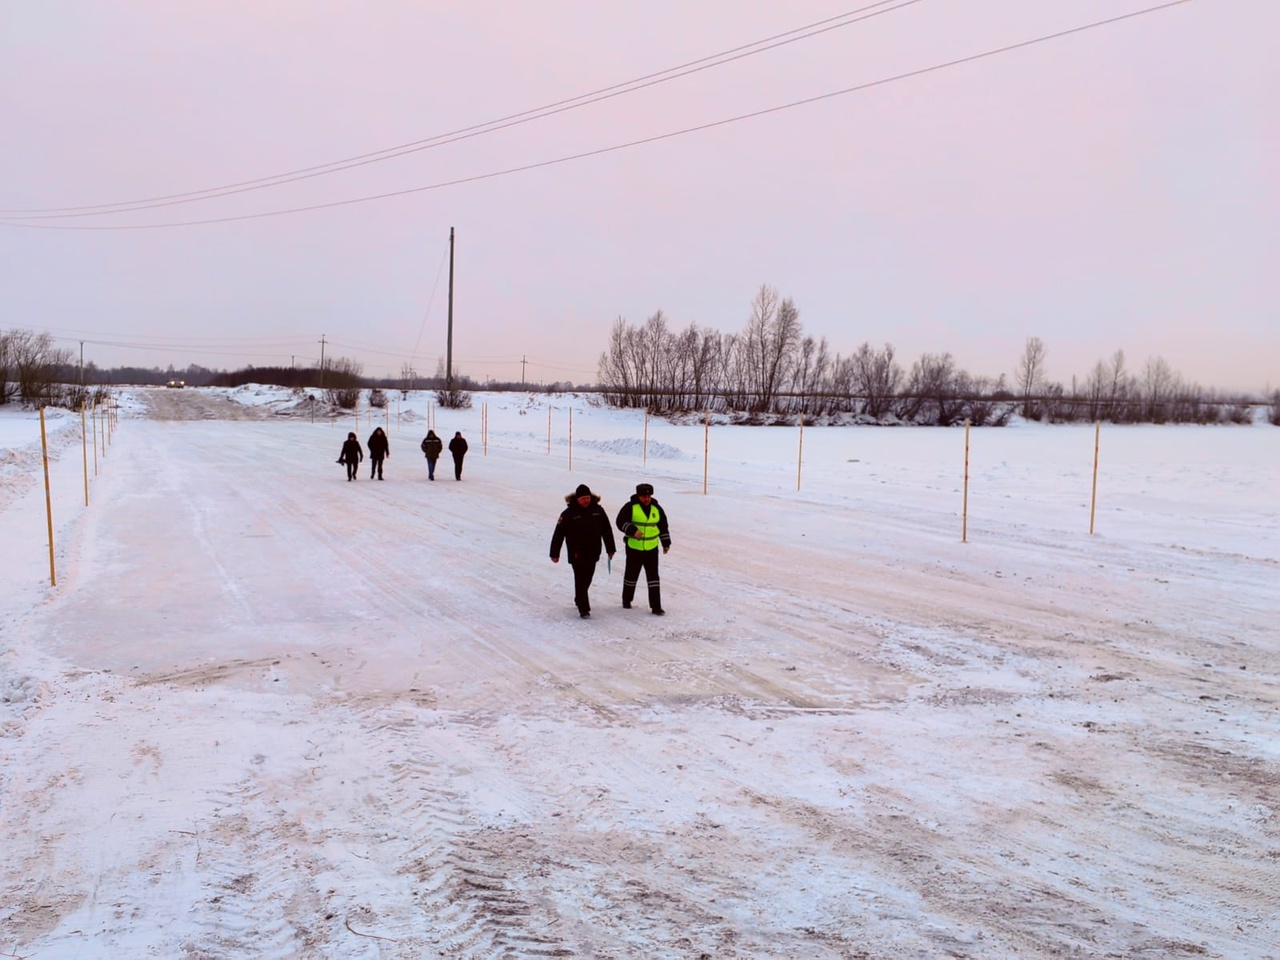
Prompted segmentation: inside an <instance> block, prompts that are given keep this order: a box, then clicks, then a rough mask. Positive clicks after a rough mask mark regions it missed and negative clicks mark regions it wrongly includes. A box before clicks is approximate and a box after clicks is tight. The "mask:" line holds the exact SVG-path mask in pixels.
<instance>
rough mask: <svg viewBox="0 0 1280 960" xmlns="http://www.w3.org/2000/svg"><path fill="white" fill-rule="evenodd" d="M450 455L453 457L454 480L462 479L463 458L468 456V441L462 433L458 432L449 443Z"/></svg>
mask: <svg viewBox="0 0 1280 960" xmlns="http://www.w3.org/2000/svg"><path fill="white" fill-rule="evenodd" d="M449 453H450V454H452V455H453V479H455V480H461V479H462V458H463V457H465V456H466V455H467V441H466V440H465V439H464V438H463V436H462V431H461V430H458V431H456V432H455V433H454V435H453V439H452V440H450V441H449Z"/></svg>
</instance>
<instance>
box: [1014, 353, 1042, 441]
mask: <svg viewBox="0 0 1280 960" xmlns="http://www.w3.org/2000/svg"><path fill="white" fill-rule="evenodd" d="M1044 354H1045V349H1044V341H1043V340H1041V339H1040V338H1039V337H1027V342H1026V345H1025V346H1024V347H1023V351H1022V356H1021V357H1020V358H1019V359H1018V370H1017V376H1018V389H1019V391H1020V393H1021V396H1022V415H1023V416H1024V417H1025V418H1026V419H1028V420H1039V419H1041V417H1043V416H1044V409H1043V407H1042V406H1041V405H1039V404H1038V403H1036V402H1035V400H1034V399H1033V398H1034V397H1035V395H1036V394H1037V393H1039V392H1040V390H1041V389H1042V387H1043V385H1044Z"/></svg>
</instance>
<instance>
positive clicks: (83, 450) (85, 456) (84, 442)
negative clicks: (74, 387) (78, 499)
mask: <svg viewBox="0 0 1280 960" xmlns="http://www.w3.org/2000/svg"><path fill="white" fill-rule="evenodd" d="M80 459H81V460H82V461H84V505H85V506H86V507H87V506H88V505H89V434H88V429H87V425H86V423H85V415H84V401H83V400H81V401H80Z"/></svg>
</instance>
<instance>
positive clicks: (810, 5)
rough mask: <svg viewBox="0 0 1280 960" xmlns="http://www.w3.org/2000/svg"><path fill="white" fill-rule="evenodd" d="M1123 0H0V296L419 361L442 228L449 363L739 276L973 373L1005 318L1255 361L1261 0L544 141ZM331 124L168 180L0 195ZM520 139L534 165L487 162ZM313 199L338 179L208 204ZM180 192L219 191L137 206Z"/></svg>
mask: <svg viewBox="0 0 1280 960" xmlns="http://www.w3.org/2000/svg"><path fill="white" fill-rule="evenodd" d="M1158 2H1159V0H1034V2H1031V0H966V2H963V3H961V2H956V0H892V2H890V3H882V4H878V5H877V4H873V3H870V2H869V0H862V2H856V0H848V2H844V3H841V2H834V0H791V2H788V3H785V4H783V3H776V2H763V0H760V2H756V0H699V2H698V3H689V2H688V0H683V2H676V0H651V2H649V3H646V4H644V5H642V6H640V7H637V6H635V5H621V4H602V3H599V2H587V0H541V2H537V3H510V2H498V0H470V2H468V3H465V4H445V3H427V2H413V0H377V2H367V3H351V2H338V0H306V2H303V0H287V2H286V0H274V2H270V3H262V2H260V0H218V2H211V0H203V2H190V3H180V4H176V3H172V2H169V0H151V2H143V0H119V2H116V3H111V4H106V3H102V2H100V0H41V2H40V3H22V4H16V3H12V4H6V5H4V8H3V11H2V12H0V124H2V126H0V129H2V130H3V144H4V146H3V149H2V150H0V209H3V210H4V211H6V212H5V213H0V218H4V219H3V222H2V223H0V328H8V327H15V326H16V327H26V328H31V329H36V330H48V331H49V332H51V333H53V334H54V335H55V336H57V337H60V338H65V339H64V340H62V341H60V342H61V344H62V345H64V346H69V347H71V348H72V349H73V350H74V351H76V352H78V351H79V349H80V348H79V341H81V340H83V341H85V346H84V354H85V359H86V360H93V361H95V362H97V363H98V364H99V365H104V366H110V365H116V364H120V363H131V364H138V365H142V366H148V367H150V366H160V367H166V366H168V365H169V364H173V365H174V366H176V367H185V366H186V365H187V364H189V363H198V364H201V365H204V366H209V367H215V368H236V367H241V366H244V365H247V364H254V365H269V364H289V363H296V364H298V365H304V364H311V363H315V362H316V360H317V359H318V358H319V354H320V349H321V346H320V340H321V337H322V336H323V337H324V338H325V339H326V346H325V349H326V351H327V355H328V356H348V357H351V358H353V359H356V360H359V361H361V362H362V363H363V365H364V370H365V373H367V374H370V375H382V374H384V373H387V372H395V373H398V372H399V370H400V368H401V365H402V364H403V363H405V362H407V361H410V360H412V362H413V363H414V364H415V366H416V367H417V368H418V369H419V370H420V371H421V372H423V373H432V372H434V370H435V368H436V364H437V362H438V361H439V360H440V359H441V358H442V357H443V355H444V352H445V337H446V318H447V290H448V268H447V260H448V249H449V243H448V241H449V231H450V228H456V231H457V247H456V257H455V270H456V273H455V300H454V334H455V336H454V359H455V369H460V370H461V372H463V373H466V374H469V375H471V376H474V377H476V378H478V379H481V380H484V379H486V378H490V377H492V378H495V379H499V378H500V379H519V378H520V377H521V375H522V372H523V374H524V376H525V377H526V378H527V379H528V380H530V381H532V382H538V381H542V382H549V381H554V380H571V381H574V382H578V383H582V382H589V381H593V380H594V379H595V377H596V364H597V360H598V358H599V356H600V354H601V352H602V351H603V350H604V348H605V346H606V341H607V336H608V331H609V328H610V326H611V325H612V323H613V322H614V321H615V320H616V319H617V318H618V317H624V318H626V320H627V321H629V322H631V323H635V324H639V323H642V322H643V321H644V320H645V319H646V318H647V317H648V316H649V315H650V314H652V313H654V312H655V311H657V310H662V311H664V312H665V313H666V315H667V316H668V318H669V321H670V322H671V324H672V325H673V326H675V327H676V328H678V329H683V328H685V327H687V326H688V325H689V324H690V323H697V324H698V325H699V326H701V327H709V328H712V329H716V330H720V331H722V332H734V331H737V330H739V329H741V327H742V325H743V324H744V322H745V321H746V319H747V316H748V312H749V309H750V304H751V300H752V298H753V296H754V295H755V293H756V291H757V290H758V288H759V287H760V285H761V284H768V285H769V286H771V287H773V288H775V289H776V290H777V291H778V292H779V293H780V294H781V295H782V296H785V297H790V298H792V299H793V300H794V301H795V303H796V305H797V307H798V308H799V310H800V317H801V321H802V323H803V326H804V330H805V332H806V333H807V334H810V335H813V336H815V337H825V338H826V340H827V341H828V344H829V346H830V348H831V350H832V351H833V352H839V353H845V354H847V353H849V352H851V351H853V350H855V349H856V348H857V346H858V345H859V344H860V343H862V342H863V341H870V342H871V343H872V344H873V345H876V346H879V345H880V344H883V343H890V344H892V345H893V346H894V347H895V348H896V350H897V354H898V357H899V359H900V360H901V361H902V362H903V363H904V365H905V366H909V365H910V363H911V361H912V360H914V359H915V358H917V357H918V356H919V355H920V354H921V353H922V352H926V351H927V352H933V353H941V352H950V353H951V354H953V355H954V356H955V358H956V360H957V362H958V363H959V364H960V366H961V367H963V368H964V369H966V370H968V371H969V372H970V373H973V374H975V375H989V376H998V375H1000V374H1002V373H1004V374H1010V375H1011V374H1012V373H1013V371H1014V368H1015V365H1016V362H1017V359H1018V357H1019V356H1020V354H1021V352H1022V349H1023V345H1024V343H1025V341H1026V338H1027V337H1030V336H1038V337H1040V338H1042V339H1043V340H1044V342H1045V344H1046V346H1047V356H1046V368H1047V373H1048V375H1049V376H1050V377H1051V378H1052V379H1054V380H1058V381H1061V382H1063V383H1065V384H1067V385H1068V386H1069V385H1070V382H1071V378H1072V376H1079V377H1081V378H1083V377H1085V376H1086V375H1087V374H1088V372H1089V370H1090V368H1091V367H1092V366H1093V364H1094V363H1095V362H1096V361H1097V360H1099V359H1101V358H1110V357H1111V355H1112V354H1113V353H1114V352H1115V351H1116V350H1120V349H1122V350H1124V351H1125V356H1126V358H1127V360H1128V364H1129V366H1130V368H1131V369H1133V370H1135V371H1136V370H1138V369H1140V368H1141V366H1142V365H1143V364H1144V363H1145V362H1146V360H1147V359H1148V358H1150V357H1152V356H1157V355H1158V356H1162V357H1163V358H1165V359H1166V360H1167V361H1168V362H1169V364H1170V365H1171V366H1172V367H1173V368H1174V369H1175V370H1176V371H1178V372H1179V373H1180V374H1181V375H1182V376H1183V377H1184V378H1185V379H1187V380H1190V381H1193V382H1196V383H1200V384H1202V385H1204V386H1216V387H1227V388H1241V389H1248V390H1261V389H1263V388H1264V387H1267V386H1271V387H1275V386H1277V385H1280V316H1278V313H1280V311H1278V310H1277V303H1278V302H1280V270H1277V268H1276V264H1277V259H1278V255H1280V217H1278V216H1277V214H1278V213H1280V209H1278V208H1280V203H1278V201H1280V177H1278V175H1277V170H1280V58H1277V57H1276V55H1275V49H1274V46H1275V38H1276V37H1277V36H1280V3H1277V2H1275V0H1190V2H1187V3H1184V4H1181V5H1178V6H1174V7H1172V8H1171V9H1166V10H1162V11H1157V12H1153V13H1150V14H1147V15H1143V16H1138V17H1134V18H1132V19H1128V20H1126V21H1124V22H1121V23H1116V24H1113V25H1109V26H1103V27H1099V28H1097V29H1091V30H1086V31H1083V32H1080V33H1076V34H1073V35H1071V36H1067V37H1065V38H1061V39H1056V40H1051V41H1047V42H1044V43H1038V44H1034V45H1031V46H1027V47H1024V48H1021V49H1017V50H1014V51H1011V52H1006V53H1003V54H999V55H996V56H991V57H987V58H984V59H980V60H977V61H974V62H968V63H963V64H959V65H955V66H951V67H948V68H945V69H940V70H936V71H932V72H928V73H925V74H922V75H918V76H914V77H909V78H906V79H902V80H898V81H894V82H890V83H886V84H881V85H877V86H873V87H871V88H869V89H864V90H861V91H855V92H851V93H847V94H842V95H839V96H829V97H826V98H825V99H821V100H818V101H816V102H812V103H809V104H806V105H800V106H795V107H792V108H789V109H784V110H779V111H775V112H771V113H768V114H766V115H763V116H758V117H755V118H752V119H743V120H740V121H738V122H733V123H727V124H723V125H719V126H716V127H714V128H711V129H705V130H702V131H699V132H690V133H687V134H683V135H679V136H673V137H667V138H665V139H661V140H658V141H656V142H650V143H645V144H640V145H635V146H630V147H625V148H622V149H616V150H611V151H609V152H605V153H602V154H597V155H594V156H589V157H585V158H580V159H566V158H571V157H573V156H574V155H577V154H582V153H587V152H591V151H599V150H602V149H606V148H612V147H618V146H620V145H623V144H627V143H629V142H632V141H636V140H642V139H645V138H652V137H660V136H662V135H665V134H672V133H676V132H677V131H681V130H685V129H688V128H691V127H696V126H699V125H704V124H708V123H714V122H717V121H723V120H727V119H729V118H733V117H737V116H741V115H744V114H750V113H755V112H758V111H762V110H767V109H769V108H773V107H778V106H782V105H785V104H788V103H792V102H795V101H800V100H805V99H809V98H813V97H819V96H823V95H826V94H833V93H835V92H837V91H841V90H845V89H847V88H851V87H856V86H859V85H862V84H866V83H868V82H871V81H877V80H881V79H884V78H890V77H894V76H896V75H900V74H903V73H908V72H911V71H918V70H921V69H922V68H927V67H932V66H934V65H938V64H942V63H945V62H947V61H950V60H955V59H958V58H962V57H968V56H972V55H974V54H981V53H984V52H986V51H989V50H993V49H996V48H999V47H1003V46H1007V45H1010V44H1014V43H1018V42H1020V41H1025V40H1031V39H1034V38H1037V37H1042V36H1045V35H1047V34H1052V33H1055V32H1059V31H1062V30H1066V29H1069V28H1072V27H1076V26H1080V25H1083V24H1087V23H1090V22H1093V21H1097V20H1102V19H1106V18H1109V17H1114V16H1117V15H1121V14H1125V13H1129V12H1133V11H1138V10H1142V9H1144V8H1146V7H1150V6H1154V5H1155V4H1156V3H1158ZM860 7H870V8H871V9H869V10H868V11H867V12H868V13H875V14H878V15H876V16H874V17H871V18H870V19H864V20H862V21H860V22H852V23H848V20H850V19H851V18H848V17H846V18H844V19H842V20H837V21H834V23H833V24H829V25H831V26H834V25H835V24H847V25H843V26H836V27H835V28H834V29H831V30H828V31H826V32H823V33H819V34H817V35H813V36H807V37H805V36H803V34H793V35H792V36H793V37H795V38H796V39H795V42H792V43H789V44H787V45H785V46H781V47H778V48H776V49H772V50H767V51H764V52H760V53H757V54H756V55H753V56H745V57H741V58H739V59H736V60H733V61H731V62H728V63H723V64H721V65H709V66H708V68H707V69H703V70H700V71H698V72H694V73H691V74H689V75H687V76H683V77H676V78H674V79H667V80H665V82H661V83H656V84H652V85H650V86H648V87H645V88H644V89H641V90H638V91H636V92H629V93H623V94H622V95H619V96H616V97H612V98H609V99H605V100H601V101H599V102H596V103H591V104H587V105H584V106H580V107H578V108H577V109H571V110H564V111H561V112H558V113H556V114H554V115H552V116H549V117H545V118H541V119H538V118H534V119H531V120H530V121H529V122H526V123H521V124H518V125H515V126H508V127H507V128H506V129H502V130H498V131H496V132H490V133H484V134H483V135H479V136H474V137H470V138H468V139H465V140H462V141H461V142H455V143H445V144H435V145H425V144H424V145H423V146H429V148H427V149H418V150H415V151H413V152H409V153H407V154H406V155H404V156H400V157H396V158H392V159H377V158H376V157H369V156H367V155H370V154H376V153H377V152H379V151H384V150H387V149H388V148H393V147H397V146H403V145H407V144H412V143H416V142H419V141H425V140H429V139H430V138H433V137H438V136H440V135H442V134H449V133H453V132H455V131H459V130H463V129H466V128H471V127H474V126H476V125H480V124H486V123H488V122H490V121H494V120H498V119H500V118H504V117H510V116H512V115H514V114H520V113H522V112H524V111H528V110H532V109H535V108H539V107H544V106H547V105H550V104H553V103H557V102H560V101H564V100H567V99H571V98H575V97H579V96H582V95H584V94H590V93H592V92H595V91H599V90H602V89H603V88H607V87H612V86H614V85H616V84H622V83H625V82H627V81H632V80H636V79H638V78H641V77H646V76H649V75H652V74H656V73H659V72H660V71H664V70H667V69H669V68H673V67H678V66H680V65H683V64H689V63H691V62H693V61H698V60H701V59H702V58H706V57H711V56H713V55H716V54H722V53H724V52H726V51H729V50H732V49H735V48H739V47H744V46H747V45H750V44H754V43H756V42H758V41H761V40H764V39H766V38H769V37H774V36H777V35H779V34H783V33H786V32H788V31H793V30H797V29H798V28H802V27H805V26H806V25H809V24H815V23H817V22H819V21H823V20H827V19H828V18H832V17H837V16H839V15H841V14H847V13H850V12H852V11H855V10H857V9H859V8H860ZM895 7H900V8H899V9H895ZM810 32H812V31H810ZM750 49H752V50H755V49H758V47H751V48H750ZM744 52H745V51H744ZM711 63H714V61H712V62H711ZM362 156H364V157H365V158H366V159H367V160H369V161H370V162H365V163H362V164H361V165H359V166H356V167H354V168H352V169H347V170H342V171H339V172H334V173H329V174H325V175H320V176H312V177H308V178H306V179H304V180H301V181H298V182H293V183H286V184H277V185H259V186H260V188H259V189H253V190H249V191H242V192H237V193H231V194H228V195H224V196H219V197H214V198H212V199H204V200H201V201H199V202H187V203H173V202H167V203H166V204H165V205H161V206H154V205H151V208H149V209H148V208H143V209H131V210H127V211H125V212H115V213H110V214H108V215H101V214H98V215H94V216H77V217H65V216H62V217H56V218H44V219H38V218H37V217H38V216H39V214H35V213H30V212H27V213H13V212H12V211H14V210H22V211H39V212H40V213H41V214H44V213H48V212H49V211H50V210H51V209H53V208H65V207H88V206H98V205H106V204H117V203H120V202H123V201H137V200H145V199H150V198H157V197H168V196H173V195H181V194H189V193H193V192H196V191H208V190H212V189H214V188H220V187H227V186H229V185H233V184H238V183H242V182H245V181H255V180H260V179H263V178H269V177H273V176H276V175H280V174H287V173H291V172H296V171H300V170H304V169H307V168H312V167H317V166H320V165H324V164H331V163H334V162H336V161H342V160H349V159H351V158H356V157H362ZM556 161H563V162H556ZM532 164H546V165H544V166H539V167H537V168H535V169H527V170H524V171H521V172H514V173H509V174H505V175H500V176H491V175H493V174H499V173H501V172H502V171H506V170H510V169H512V168H518V167H527V166H529V165H532ZM459 180H469V181H470V182H465V183H455V184H454V185H448V184H450V183H451V182H454V181H459ZM391 193H397V194H399V195H397V196H392V197H386V198H383V199H365V198H370V197H376V196H378V195H382V194H391ZM341 201H362V202H352V203H343V204H342V205H338V206H328V207H324V208H322V209H312V210H307V211H303V212H294V213H288V214H283V215H271V216H256V217H253V218H252V219H228V218H237V217H245V216H247V215H260V214H276V213H277V212H279V211H286V210H293V209H296V208H299V207H314V206H317V205H324V204H334V203H337V202H341ZM141 206H144V207H145V205H141ZM209 220H218V221H222V222H216V223H203V224H193V225H185V226H184V225H174V224H183V223H185V224H192V222H193V221H209ZM140 226H144V228H139V227H140ZM121 227H124V228H126V229H114V228H121ZM68 228H76V229H68ZM83 228H93V229H83ZM102 228H113V229H102ZM522 359H524V360H525V361H527V363H526V364H525V365H524V366H523V368H522V364H521V360H522Z"/></svg>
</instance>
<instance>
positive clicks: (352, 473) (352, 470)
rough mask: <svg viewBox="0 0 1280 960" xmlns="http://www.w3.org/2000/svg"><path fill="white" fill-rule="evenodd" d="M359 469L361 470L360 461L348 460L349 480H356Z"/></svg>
mask: <svg viewBox="0 0 1280 960" xmlns="http://www.w3.org/2000/svg"><path fill="white" fill-rule="evenodd" d="M359 469H360V461H359V460H348V461H347V479H348V480H354V479H355V478H356V471H357V470H359Z"/></svg>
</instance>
